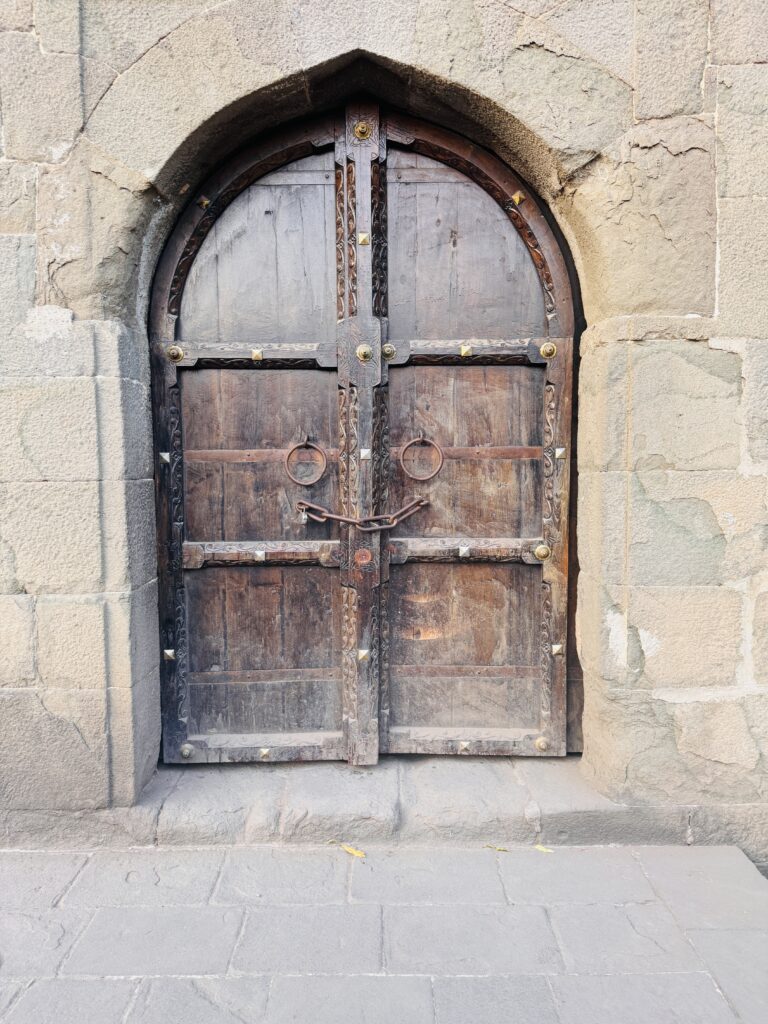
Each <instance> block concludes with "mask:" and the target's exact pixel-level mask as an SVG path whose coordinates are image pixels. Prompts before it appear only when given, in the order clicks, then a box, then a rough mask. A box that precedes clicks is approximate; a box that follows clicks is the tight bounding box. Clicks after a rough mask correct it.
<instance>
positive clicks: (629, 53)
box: [515, 0, 635, 82]
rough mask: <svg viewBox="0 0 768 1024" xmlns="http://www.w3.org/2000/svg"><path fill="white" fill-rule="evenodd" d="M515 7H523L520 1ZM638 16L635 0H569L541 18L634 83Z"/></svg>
mask: <svg viewBox="0 0 768 1024" xmlns="http://www.w3.org/2000/svg"><path fill="white" fill-rule="evenodd" d="M515 6H516V7H520V8H521V9H522V6H521V5H520V4H517V3H516V4H515ZM541 6H542V7H549V4H542V5H541ZM634 15H635V12H634V5H633V3H632V0H566V2H565V3H562V4H558V5H557V6H555V7H550V8H549V10H546V12H545V13H543V14H542V16H541V21H542V22H543V23H544V24H545V25H547V26H548V27H549V28H551V29H553V30H554V31H555V32H557V33H558V34H559V35H560V36H562V39H563V42H564V43H569V44H571V45H575V46H577V47H578V48H579V50H580V51H581V52H582V53H584V54H585V55H587V56H589V57H591V58H592V59H593V60H595V61H596V62H597V63H598V64H602V66H603V67H605V68H608V70H609V71H610V72H611V73H612V74H614V75H616V76H617V77H618V78H622V79H623V80H624V81H625V82H632V81H633V77H634V76H633V56H634V55H633V42H634V29H635V16H634Z"/></svg>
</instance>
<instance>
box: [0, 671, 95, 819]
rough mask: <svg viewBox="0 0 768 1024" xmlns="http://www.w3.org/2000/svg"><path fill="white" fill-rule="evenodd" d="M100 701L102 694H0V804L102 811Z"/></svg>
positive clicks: (33, 807)
mask: <svg viewBox="0 0 768 1024" xmlns="http://www.w3.org/2000/svg"><path fill="white" fill-rule="evenodd" d="M105 702H106V694H105V693H104V692H103V691H102V692H100V693H99V692H94V691H87V690H79V691H76V692H72V691H68V690H51V691H48V692H46V691H37V690H32V689H30V690H28V691H19V690H16V691H14V692H10V691H6V692H3V691H0V720H2V722H3V742H2V745H0V805H1V806H3V807H4V808H8V809H21V810H30V809H46V808H59V809H72V810H79V809H89V808H96V807H104V806H106V803H107V801H108V797H109V780H108V770H107V739H106V727H105V726H106V723H105V714H106V703H105Z"/></svg>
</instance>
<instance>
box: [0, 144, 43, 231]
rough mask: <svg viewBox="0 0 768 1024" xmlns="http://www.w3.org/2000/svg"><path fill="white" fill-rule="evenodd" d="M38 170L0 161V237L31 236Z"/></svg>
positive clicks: (30, 166) (8, 161) (14, 162)
mask: <svg viewBox="0 0 768 1024" xmlns="http://www.w3.org/2000/svg"><path fill="white" fill-rule="evenodd" d="M36 190H37V169H36V168H35V167H34V166H32V165H30V164H21V163H17V162H16V161H15V160H0V233H5V234H9V235H27V234H34V230H35V193H36Z"/></svg>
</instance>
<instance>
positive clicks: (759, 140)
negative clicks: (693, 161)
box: [717, 7, 768, 198]
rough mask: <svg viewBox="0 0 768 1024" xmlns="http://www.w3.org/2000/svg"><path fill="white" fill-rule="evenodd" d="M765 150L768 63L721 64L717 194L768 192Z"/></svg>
mask: <svg viewBox="0 0 768 1024" xmlns="http://www.w3.org/2000/svg"><path fill="white" fill-rule="evenodd" d="M766 14H768V7H766ZM766 152H768V67H766V66H765V65H764V64H759V65H750V66H747V67H729V68H721V69H720V71H719V76H718V88H717V157H718V159H717V191H718V195H721V196H729V197H731V198H736V197H738V196H743V197H746V198H749V197H751V196H768V167H767V166H766V161H765V153H766Z"/></svg>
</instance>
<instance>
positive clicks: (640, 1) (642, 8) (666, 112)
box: [635, 0, 709, 119]
mask: <svg viewBox="0 0 768 1024" xmlns="http://www.w3.org/2000/svg"><path fill="white" fill-rule="evenodd" d="M708 21H709V4H708V2H707V0H637V3H636V4H635V117H637V118H640V119H643V118H650V117H669V116H671V115H673V114H695V113H697V112H698V111H700V110H701V106H702V97H701V79H702V75H703V72H704V65H705V63H706V60H707V41H708V40H707V33H708V27H709V26H708Z"/></svg>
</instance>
